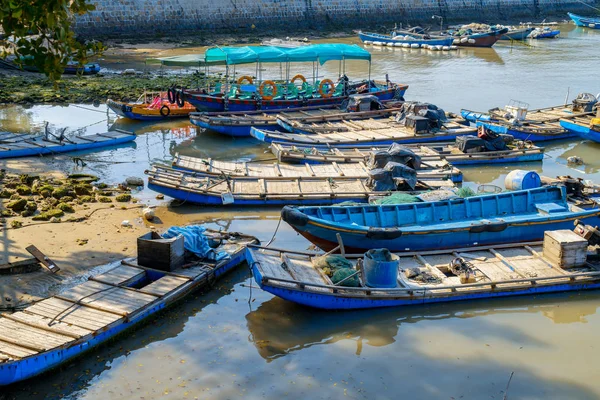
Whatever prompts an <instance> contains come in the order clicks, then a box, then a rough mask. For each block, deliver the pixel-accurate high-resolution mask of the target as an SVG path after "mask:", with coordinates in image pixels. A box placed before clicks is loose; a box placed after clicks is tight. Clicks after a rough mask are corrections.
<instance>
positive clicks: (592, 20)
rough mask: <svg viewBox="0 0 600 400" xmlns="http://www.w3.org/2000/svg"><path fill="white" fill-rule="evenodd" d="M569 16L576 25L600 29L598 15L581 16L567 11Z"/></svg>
mask: <svg viewBox="0 0 600 400" xmlns="http://www.w3.org/2000/svg"><path fill="white" fill-rule="evenodd" d="M567 14H568V15H569V17H571V19H572V20H573V22H575V25H577V26H583V27H586V28H592V29H600V18H599V17H582V16H581V15H577V14H573V13H567Z"/></svg>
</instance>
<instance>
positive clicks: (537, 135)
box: [477, 121, 577, 142]
mask: <svg viewBox="0 0 600 400" xmlns="http://www.w3.org/2000/svg"><path fill="white" fill-rule="evenodd" d="M480 125H483V126H485V127H486V128H487V129H489V130H491V131H492V132H495V133H498V134H505V135H512V136H514V137H515V139H519V140H529V141H531V142H546V141H549V140H561V139H570V138H573V137H576V136H577V133H574V132H570V131H568V130H567V129H564V130H562V131H559V132H557V131H556V130H555V129H548V131H547V133H544V132H542V131H541V130H540V131H535V132H534V131H528V130H526V129H519V127H517V126H510V127H509V126H505V125H500V124H495V123H493V122H484V121H479V122H477V126H480Z"/></svg>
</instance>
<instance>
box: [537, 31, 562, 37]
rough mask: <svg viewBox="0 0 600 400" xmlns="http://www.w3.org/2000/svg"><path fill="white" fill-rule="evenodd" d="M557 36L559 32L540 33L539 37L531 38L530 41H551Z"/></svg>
mask: <svg viewBox="0 0 600 400" xmlns="http://www.w3.org/2000/svg"><path fill="white" fill-rule="evenodd" d="M558 35H560V31H559V30H556V31H547V32H542V33H540V34H539V35H537V36H536V37H533V38H532V39H553V38H555V37H557V36H558Z"/></svg>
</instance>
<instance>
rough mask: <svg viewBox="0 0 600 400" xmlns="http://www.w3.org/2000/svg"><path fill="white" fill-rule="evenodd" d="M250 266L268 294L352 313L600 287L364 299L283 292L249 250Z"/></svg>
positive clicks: (592, 285) (594, 284)
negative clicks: (266, 276)
mask: <svg viewBox="0 0 600 400" xmlns="http://www.w3.org/2000/svg"><path fill="white" fill-rule="evenodd" d="M247 257H248V263H249V264H250V265H252V272H253V275H254V279H255V281H256V283H257V284H258V285H259V286H260V288H261V289H263V290H264V291H266V292H269V293H271V294H273V295H275V296H278V297H281V298H282V299H284V300H288V301H291V302H294V303H298V304H302V305H304V306H309V307H314V308H320V309H326V310H352V309H367V308H379V307H399V306H411V305H420V304H432V303H448V302H454V301H465V300H478V299H490V298H497V297H510V296H523V295H537V294H544V293H557V292H568V291H580V290H592V289H598V288H600V283H584V284H581V283H580V284H568V283H566V284H560V285H552V286H547V287H544V286H532V287H530V288H527V289H519V290H504V291H503V290H497V291H493V292H491V291H490V292H479V293H469V294H457V295H449V296H447V297H422V296H414V297H412V298H389V297H388V298H382V297H380V298H377V297H365V296H360V297H359V296H354V297H353V296H352V295H339V294H338V295H336V296H333V295H331V294H319V293H314V292H305V291H301V290H297V289H293V288H290V289H284V288H280V287H275V286H271V285H269V284H268V283H267V284H264V283H263V282H262V278H263V276H262V274H261V273H260V271H259V270H258V268H257V265H256V263H254V261H255V260H254V259H253V258H252V255H251V252H249V251H248V256H247Z"/></svg>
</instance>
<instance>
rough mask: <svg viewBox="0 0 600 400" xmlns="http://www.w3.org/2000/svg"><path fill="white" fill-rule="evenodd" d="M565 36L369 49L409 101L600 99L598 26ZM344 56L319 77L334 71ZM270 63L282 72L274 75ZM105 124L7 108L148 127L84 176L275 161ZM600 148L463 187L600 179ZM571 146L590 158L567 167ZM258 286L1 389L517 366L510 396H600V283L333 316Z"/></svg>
mask: <svg viewBox="0 0 600 400" xmlns="http://www.w3.org/2000/svg"><path fill="white" fill-rule="evenodd" d="M561 29H562V30H563V32H565V33H564V34H563V38H561V39H558V40H548V41H539V42H529V45H512V46H511V45H510V44H509V43H501V44H499V45H497V46H495V47H494V48H493V49H475V50H466V51H459V52H458V53H432V52H428V51H425V50H416V51H415V50H404V49H381V50H380V49H376V48H371V47H369V49H370V50H371V51H372V52H373V54H374V63H373V69H372V76H373V77H375V78H377V79H381V78H383V76H384V74H385V73H386V72H388V73H389V76H390V79H391V80H392V81H396V82H403V83H407V84H409V85H410V89H409V90H408V92H407V95H406V98H407V99H409V100H413V99H417V100H423V101H429V102H432V103H434V104H437V105H438V106H440V107H442V108H444V109H446V110H447V111H454V112H457V111H459V110H460V108H463V107H464V108H470V109H476V110H487V109H489V108H491V107H495V106H500V107H502V106H504V105H505V104H506V103H507V102H508V101H509V100H511V99H516V100H521V101H525V102H527V103H529V104H530V106H531V107H532V108H534V107H543V106H548V105H556V104H561V103H563V102H564V100H565V96H566V94H567V91H569V92H570V97H569V99H572V98H573V97H574V95H576V94H577V93H579V92H584V91H585V92H592V93H594V94H595V93H597V92H600V81H599V80H598V79H597V58H594V57H591V55H592V54H596V53H597V49H598V48H599V46H600V32H592V31H587V30H582V29H581V28H577V29H575V28H574V27H572V26H561ZM347 41H356V40H355V39H348V40H347ZM178 52H180V53H181V52H183V51H182V50H181V49H179V50H178ZM162 55H171V54H170V53H169V52H164V54H162ZM136 57H137V58H136ZM141 59H142V58H141V56H136V55H133V56H131V57H130V58H128V61H127V62H128V63H131V65H133V66H140V65H141V64H140V60H141ZM107 63H108V64H109V65H108V66H109V67H111V65H110V60H107ZM333 64H336V63H332V65H328V64H326V65H325V66H324V67H322V68H321V72H320V73H322V74H323V75H324V76H329V77H333V76H335V75H337V73H338V65H337V64H336V65H333ZM128 65H129V64H128ZM347 71H348V75H349V76H350V77H351V78H359V77H362V76H364V75H363V74H364V73H365V72H366V64H365V63H350V62H348V63H347ZM273 72H277V73H278V68H271V69H269V70H268V71H265V72H264V74H267V73H273ZM294 72H296V71H294ZM307 75H308V74H307ZM106 118H107V115H106V109H105V107H104V106H100V107H99V108H94V107H93V106H91V105H71V106H69V107H61V106H33V107H30V108H23V107H20V106H5V107H2V108H0V130H2V129H4V130H17V131H19V130H20V131H24V132H27V131H31V130H36V129H41V128H42V126H43V122H44V121H48V122H49V123H50V126H51V128H52V129H60V128H63V127H66V128H68V131H69V132H74V131H76V130H77V131H78V132H87V133H94V132H101V131H103V130H106V129H107V128H109V127H110V128H112V127H119V128H122V129H127V130H133V131H135V132H136V133H137V134H138V135H139V136H138V137H137V139H136V141H135V143H133V144H130V145H124V146H121V147H118V148H114V149H109V150H105V151H101V152H96V153H81V154H78V155H77V156H79V157H81V158H83V159H84V160H86V162H87V166H86V167H85V168H84V170H85V171H91V172H93V173H97V174H99V175H100V176H102V177H103V178H104V179H106V180H108V181H121V180H123V179H124V178H125V177H127V176H131V175H135V176H142V175H143V171H144V170H145V169H147V168H148V167H149V165H150V164H151V163H153V162H164V163H167V164H168V163H169V162H170V161H171V160H172V157H173V155H174V154H175V153H176V152H181V153H183V154H189V155H197V156H204V157H208V156H210V157H212V158H214V159H232V158H235V159H264V160H269V159H271V158H272V156H271V154H270V153H269V152H267V148H266V147H265V146H263V145H261V144H259V143H257V142H255V141H253V140H252V139H244V140H233V139H230V138H226V137H222V136H219V135H217V134H213V133H210V132H198V131H197V130H196V129H195V127H193V126H192V125H190V124H189V122H188V121H187V120H182V121H179V122H169V123H160V124H148V123H132V122H124V121H118V122H116V123H115V122H114V121H113V119H114V116H110V118H109V120H108V121H107V120H106ZM599 149H600V145H598V144H594V143H586V142H580V141H576V140H572V141H564V142H557V143H550V144H548V145H547V146H546V158H545V159H544V161H543V162H541V163H527V164H522V165H508V166H500V167H477V168H467V167H463V168H461V169H462V170H463V172H464V175H465V180H466V181H467V182H466V183H465V184H466V185H471V186H473V187H476V186H477V185H480V184H486V183H492V184H495V185H498V186H503V180H504V177H505V175H506V174H507V173H508V172H509V171H511V170H512V169H516V168H526V169H534V170H536V171H538V172H540V173H542V174H544V175H547V176H556V175H566V174H568V175H572V176H576V177H582V178H585V179H592V180H594V181H595V182H600V175H599V170H600V159H599V158H598V157H597V155H596V154H597V152H598V150H599ZM571 155H577V156H580V157H581V158H583V160H584V162H585V164H584V165H583V166H578V167H570V166H567V163H566V159H567V157H569V156H571ZM44 161H45V163H46V164H47V167H48V168H50V169H57V170H61V171H69V172H71V171H76V170H78V167H76V166H75V164H74V163H73V160H72V159H71V158H70V157H69V156H59V157H55V158H47V159H44ZM23 164H25V166H27V165H28V164H29V165H30V166H36V167H37V166H39V165H40V160H39V159H30V160H22V162H20V163H18V164H17V163H15V162H13V161H3V162H2V165H5V166H6V167H7V168H17V167H19V168H21V167H22V166H23ZM138 196H139V197H141V198H142V199H144V200H146V201H148V202H152V203H157V201H156V200H155V199H154V196H155V193H152V192H150V191H147V190H145V189H144V190H142V191H141V192H140V193H139V194H138ZM170 211H171V212H173V213H175V214H176V215H177V220H178V221H180V222H181V223H189V222H206V223H209V224H210V225H211V226H213V227H215V226H219V227H221V228H225V229H229V230H233V231H243V232H245V233H249V234H254V235H256V236H258V237H259V238H260V239H261V240H262V241H263V242H266V241H268V240H269V239H271V237H272V235H273V233H274V232H275V230H276V227H277V225H278V221H279V212H278V210H277V209H253V210H247V209H245V210H242V209H227V210H225V211H224V210H222V209H216V208H203V207H197V206H192V205H183V206H181V207H172V208H170ZM274 245H276V246H277V247H287V248H292V249H306V248H307V247H308V246H309V243H308V242H306V241H305V240H304V239H302V238H301V237H299V236H298V235H296V234H295V233H294V232H293V231H292V230H291V228H289V227H288V226H287V225H286V224H281V226H280V227H279V230H278V233H277V237H276V240H275V242H274ZM251 284H252V280H251V278H250V276H249V272H248V270H247V269H246V268H240V269H239V270H238V271H236V272H234V273H232V274H230V275H228V276H226V277H225V278H224V280H223V281H221V282H220V283H219V286H218V287H217V288H216V289H215V290H213V291H210V292H208V293H205V294H198V295H197V296H195V297H191V298H189V299H187V300H186V301H185V302H184V303H182V304H180V305H177V306H175V307H173V308H171V309H170V310H169V311H167V312H165V313H163V314H161V315H160V316H158V317H155V318H153V319H152V320H151V321H150V322H149V323H148V324H146V325H145V326H143V327H141V328H140V329H138V330H136V331H134V332H132V333H129V334H127V335H126V336H125V337H124V338H121V339H119V340H116V341H114V342H112V343H110V344H108V345H106V346H104V347H102V348H101V349H99V350H97V351H94V352H91V353H89V354H88V355H86V356H85V357H84V358H81V359H78V360H75V361H73V362H71V363H69V365H67V366H66V367H64V368H62V369H60V370H58V371H54V372H51V373H49V374H46V375H44V376H43V377H40V378H37V379H34V380H32V381H31V382H26V383H24V384H20V385H17V386H14V387H11V388H9V389H8V390H7V391H6V390H3V391H2V392H1V393H0V398H2V395H5V393H6V396H7V397H8V398H12V397H16V398H43V397H47V398H56V397H61V396H63V397H66V398H70V399H106V398H111V399H121V398H123V399H130V398H135V399H153V398H159V397H160V398H162V397H164V398H173V399H180V398H219V399H221V398H223V399H229V398H240V397H244V398H300V397H307V398H319V399H320V398H324V399H337V398H341V397H343V396H346V397H349V398H357V399H359V398H364V399H388V398H400V397H403V398H410V399H431V398H435V399H437V398H440V399H451V398H454V399H459V398H463V399H493V398H495V399H501V398H503V396H504V391H505V390H506V387H507V383H508V381H509V378H510V375H511V373H512V372H514V375H513V377H512V380H511V381H510V385H509V389H508V394H509V398H515V399H516V398H518V399H541V398H545V399H595V398H598V397H600V383H599V382H598V380H597V379H595V378H596V375H597V370H598V368H597V367H596V364H597V362H596V361H595V360H597V359H598V358H599V357H600V346H598V345H597V343H596V336H597V335H596V333H597V332H599V330H600V315H599V314H598V311H597V309H598V304H599V303H598V300H600V293H599V292H590V293H582V294H567V295H548V296H538V297H524V298H515V299H497V300H491V301H479V302H473V303H457V304H449V305H432V306H418V307H412V308H404V309H398V308H397V309H389V310H374V311H373V310H372V311H359V312H323V311H315V310H310V309H306V308H303V307H299V306H296V305H294V304H291V303H288V302H285V301H282V300H280V299H278V298H273V297H272V296H271V295H269V294H267V293H265V292H261V291H259V290H258V289H256V288H254V289H252V290H250V288H249V287H248V286H249V285H251ZM249 298H251V301H250V303H248V300H249Z"/></svg>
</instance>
